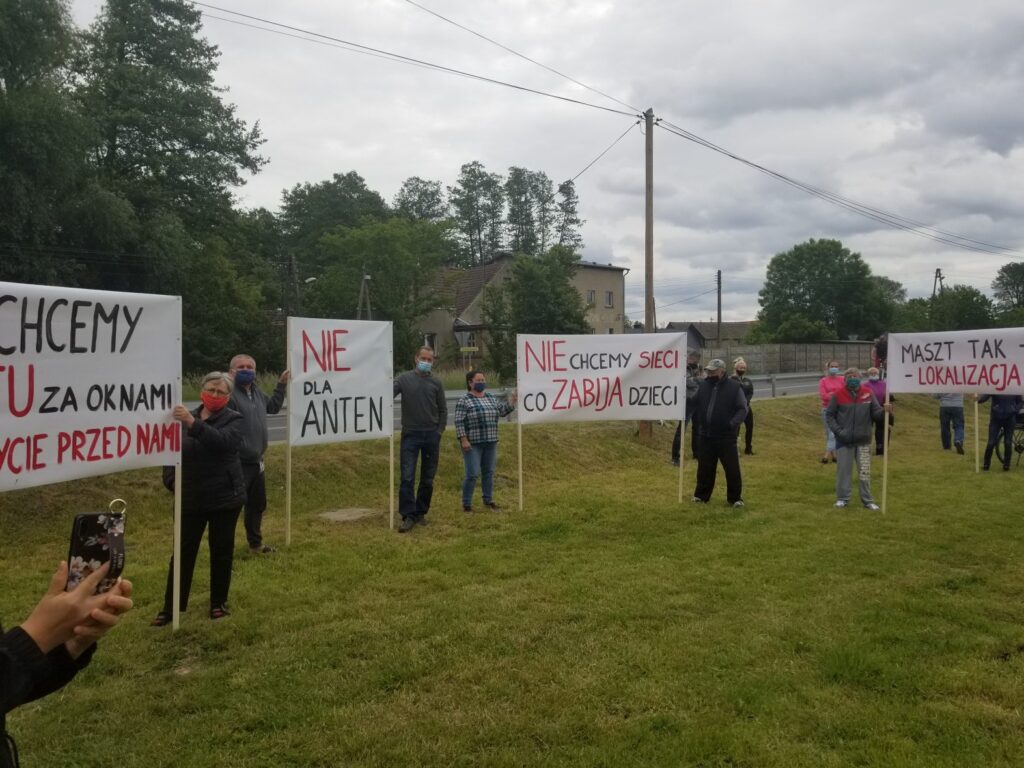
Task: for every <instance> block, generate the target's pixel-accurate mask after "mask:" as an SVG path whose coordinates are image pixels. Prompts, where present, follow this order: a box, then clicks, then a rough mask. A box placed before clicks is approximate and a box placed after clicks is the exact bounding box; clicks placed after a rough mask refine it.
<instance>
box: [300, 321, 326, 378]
mask: <svg viewBox="0 0 1024 768" xmlns="http://www.w3.org/2000/svg"><path fill="white" fill-rule="evenodd" d="M323 337H324V333H323V332H322V331H321V333H320V344H321V350H322V349H323V347H324V346H326V345H325V343H324V342H325V339H324V338H323ZM307 351H308V352H312V353H313V359H314V360H315V361H316V364H317V365H318V366H320V370H321V371H326V370H327V355H326V354H323V357H321V356H320V355H318V354H317V349H316V347H314V346H313V342H312V341H310V340H309V336H308V335H307V334H306V332H305V331H303V332H302V372H303V373H306V372H307V371H308V370H309V356H308V355H307V354H306V352H307Z"/></svg>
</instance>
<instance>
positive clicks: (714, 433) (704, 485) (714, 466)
mask: <svg viewBox="0 0 1024 768" xmlns="http://www.w3.org/2000/svg"><path fill="white" fill-rule="evenodd" d="M704 370H705V372H706V377H705V378H704V380H703V381H702V382H701V383H700V388H699V389H698V390H697V397H696V402H695V404H694V409H693V421H694V429H696V430H697V431H698V433H699V435H700V439H699V441H698V443H697V487H696V489H695V490H694V491H693V500H694V501H695V502H699V503H706V502H707V501H709V500H710V499H711V493H712V492H713V491H714V490H715V476H716V474H717V473H718V462H719V461H721V462H722V468H723V469H724V470H725V483H726V501H728V503H729V504H731V505H732V506H734V507H742V506H743V478H742V477H741V476H740V455H739V451H738V450H737V449H736V435H737V432H738V430H739V426H740V424H742V423H743V420H744V419H745V418H746V417H747V398H746V396H745V395H744V394H743V388H742V387H741V386H740V383H739V382H738V381H736V380H735V379H730V378H727V377H726V375H725V363H724V362H722V361H721V360H719V359H718V358H715V359H714V360H712V361H710V362H709V363H708V364H707V365H706V366H704Z"/></svg>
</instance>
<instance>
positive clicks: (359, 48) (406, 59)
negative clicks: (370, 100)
mask: <svg viewBox="0 0 1024 768" xmlns="http://www.w3.org/2000/svg"><path fill="white" fill-rule="evenodd" d="M191 2H192V4H193V5H195V6H199V7H201V8H210V9H211V10H214V11H217V12H218V13H227V14H230V15H231V16H238V17H240V18H243V19H249V20H250V21H255V22H259V23H260V24H266V25H269V26H271V27H279V28H281V29H287V30H290V31H291V32H297V33H300V34H301V35H305V36H308V37H315V38H320V39H323V40H329V41H331V42H333V43H338V44H340V45H343V46H349V49H350V50H352V51H353V52H356V53H371V54H374V55H375V56H377V57H383V58H389V59H391V60H392V61H397V62H401V63H404V64H415V65H416V66H421V67H427V68H429V69H433V70H435V71H437V72H445V73H448V74H452V75H459V76H461V77H468V78H471V79H473V80H479V81H480V82H484V83H490V84H491V85H500V86H502V87H505V88H511V89H513V90H517V91H523V92H525V93H533V94H535V95H537V96H546V97H548V98H550V99H557V100H558V101H564V102H568V103H570V104H577V105H579V106H583V107H590V108H592V109H600V110H602V111H604V112H611V113H613V114H616V115H625V116H627V117H636V116H637V114H636V112H625V111H623V110H621V109H613V108H611V107H605V106H602V105H600V104H592V103H590V102H587V101H581V100H580V99H572V98H569V97H568V96H559V95H558V94H555V93H548V92H547V91H540V90H537V89H535V88H527V87H526V86H525V85H516V84H515V83H508V82H505V81H504V80H497V79H495V78H493V77H486V76H484V75H477V74H474V73H472V72H466V71H464V70H461V69H455V68H454V67H446V66H444V65H442V64H435V63H433V62H429V61H423V60H422V59H416V58H413V57H411V56H404V55H402V54H400V53H393V52H391V51H385V50H382V49H380V48H374V47H372V46H369V45H362V44H361V43H355V42H352V41H351V40H343V39H341V38H339V37H333V36H331V35H325V34H322V33H320V32H311V31H309V30H307V29H302V28H301V27H294V26H291V25H290V24H284V23H282V22H279V21H272V20H270V19H264V18H262V17H260V16H253V15H251V14H248V13H242V12H241V11H233V10H231V9H230V8H222V7H220V6H217V5H211V4H210V3H203V2H199V0H191ZM202 13H204V15H205V11H203V12H202ZM221 20H224V19H221ZM248 26H251V25H248ZM256 29H261V30H263V31H266V32H271V33H277V30H276V29H267V28H266V27H256ZM290 36H291V37H293V35H290ZM311 42H312V41H311Z"/></svg>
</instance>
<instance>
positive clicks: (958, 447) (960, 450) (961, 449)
mask: <svg viewBox="0 0 1024 768" xmlns="http://www.w3.org/2000/svg"><path fill="white" fill-rule="evenodd" d="M956 452H957V453H959V454H960V455H961V456H963V455H964V444H963V443H956Z"/></svg>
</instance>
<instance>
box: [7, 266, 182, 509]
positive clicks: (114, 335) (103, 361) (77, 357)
mask: <svg viewBox="0 0 1024 768" xmlns="http://www.w3.org/2000/svg"><path fill="white" fill-rule="evenodd" d="M180 399H181V299H180V297H178V296H156V295H151V294H143V293H114V292H111V291H87V290H81V289H77V288H60V287H55V286H43V285H23V284H20V283H0V491H6V490H11V489H14V488H30V487H33V486H39V485H47V484H49V483H59V482H63V481H65V480H74V479H77V478H82V477H93V476H95V475H105V474H108V473H110V472H121V471H122V470H126V469H136V468H140V467H154V466H163V465H168V464H177V463H178V462H179V459H180V452H181V426H180V425H179V424H178V422H176V421H174V420H173V419H172V418H171V412H172V410H173V409H174V406H175V405H176V404H177V403H178V402H180Z"/></svg>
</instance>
